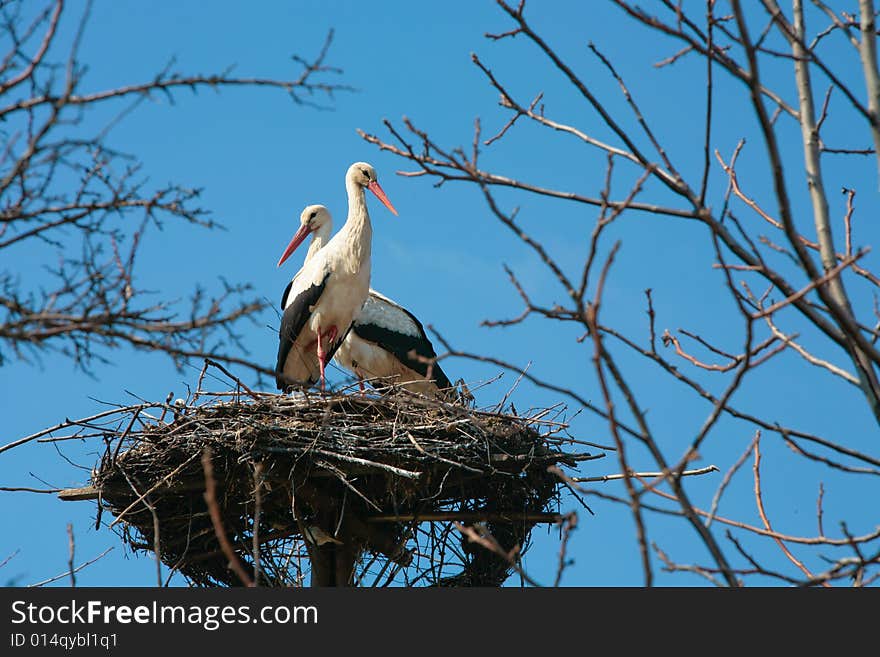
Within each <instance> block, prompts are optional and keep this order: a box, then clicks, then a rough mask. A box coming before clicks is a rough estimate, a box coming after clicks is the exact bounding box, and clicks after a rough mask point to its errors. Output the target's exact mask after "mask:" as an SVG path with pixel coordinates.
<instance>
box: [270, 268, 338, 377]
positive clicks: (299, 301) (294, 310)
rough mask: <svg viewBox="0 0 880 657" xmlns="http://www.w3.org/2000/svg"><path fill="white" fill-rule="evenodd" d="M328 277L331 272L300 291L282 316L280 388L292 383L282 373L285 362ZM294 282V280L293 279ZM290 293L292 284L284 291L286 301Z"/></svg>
mask: <svg viewBox="0 0 880 657" xmlns="http://www.w3.org/2000/svg"><path fill="white" fill-rule="evenodd" d="M328 278H330V272H327V273H326V274H325V275H324V279H323V280H322V281H321V283H320V284H319V285H312V286H311V287H309V288H307V289H305V290H303V291H302V292H300V293H299V294H298V295H297V296H296V298H295V299H294V300H293V301H291V303H290V305H289V306H287V308H285V309H284V315H283V316H282V317H281V328H280V329H279V331H278V362H277V364H276V365H275V385H277V386H278V389H279V390H284V389H285V388H286V387H287V386H288V385H290V381H286V380H285V378H284V376H283V374H282V373H283V372H284V363H285V362H286V361H287V356H288V355H289V354H290V350H291V349H293V344H294V342H296V338H297V337H298V336H299V334H300V333H301V332H302V330H303V327H304V326H305V325H306V322H307V321H308V319H309V317H310V316H311V314H312V306H314V305H315V304H316V303H317V302H318V299H320V298H321V294H323V292H324V288H325V287H326V286H327V279H328ZM292 283H293V281H291V284H292ZM289 293H290V285H288V286H287V289H286V290H285V291H284V296H283V300H284V301H286V300H287V296H288V294H289ZM309 383H315V381H309Z"/></svg>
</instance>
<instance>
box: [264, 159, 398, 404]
mask: <svg viewBox="0 0 880 657" xmlns="http://www.w3.org/2000/svg"><path fill="white" fill-rule="evenodd" d="M345 189H346V192H347V193H348V218H347V219H346V222H345V225H344V226H343V227H342V230H340V231H339V232H338V233H337V234H336V235H335V236H334V237H333V238H332V239H331V240H330V241H329V242H327V245H326V246H324V247H323V248H322V249H320V250H316V251H315V253H314V254H313V255H312V257H311V258H310V259H309V260H308V262H306V263H305V264H304V265H303V267H302V269H300V270H299V272H297V274H296V276H294V277H293V280H291V282H290V285H289V286H288V288H287V290H285V294H284V298H283V302H284V315H283V316H282V318H281V328H280V329H279V332H278V337H279V342H278V361H277V364H276V366H275V372H276V374H275V382H276V384H277V385H278V388H279V389H280V390H284V389H286V388H287V387H288V386H289V385H290V384H292V383H309V384H312V383H316V382H317V381H318V379H319V378H320V381H321V390H324V388H325V376H324V369H325V367H326V366H327V363H329V362H330V359H331V358H332V357H333V354H334V353H335V351H336V349H337V348H338V347H339V345H340V344H341V342H342V339H343V338H344V337H345V334H346V332H347V331H348V329H349V327H350V326H351V322H352V320H353V319H354V317H355V316H356V315H357V314H358V312H359V311H360V309H361V307H362V306H363V305H364V302H365V301H366V299H367V294H368V292H369V289H370V246H371V242H372V236H373V228H372V226H371V224H370V214H369V212H368V211H367V201H366V195H365V190H367V189H369V190H370V191H371V192H373V194H375V195H376V197H377V198H378V199H379V200H380V201H382V203H384V204H385V206H386V207H387V208H388V209H389V210H391V212H392V213H394V214H395V215H396V214H397V210H395V209H394V206H393V205H391V201H389V200H388V197H387V196H386V195H385V192H384V191H383V190H382V188H381V187H380V186H379V182H378V180H377V177H376V170H375V169H374V168H373V167H372V166H371V165H369V164H367V163H366V162H355V163H354V164H352V165H351V166H350V167H349V168H348V171H347V173H346V174H345ZM310 226H311V224H302V225H301V226H300V229H299V230H298V231H297V232H296V234H295V235H294V236H293V239H291V240H290V243H289V244H288V245H287V248H286V249H285V250H284V253H283V254H282V256H281V259H280V260H279V261H278V266H279V267H280V266H281V265H282V263H283V262H284V261H285V260H287V258H289V257H290V255H291V254H292V253H293V252H294V251H295V250H296V249H297V247H298V246H299V245H300V244H302V243H303V241H304V240H305V239H306V237H308V235H309V233H310V232H311V229H310Z"/></svg>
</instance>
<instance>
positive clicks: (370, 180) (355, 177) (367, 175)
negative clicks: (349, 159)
mask: <svg viewBox="0 0 880 657" xmlns="http://www.w3.org/2000/svg"><path fill="white" fill-rule="evenodd" d="M345 180H346V182H352V183H354V184H355V185H358V186H359V187H366V188H367V189H369V190H370V191H371V192H373V194H375V195H376V198H378V199H379V200H380V201H382V203H383V204H384V205H385V207H386V208H388V209H389V210H391V212H392V213H393V214H395V215H396V214H397V210H395V209H394V206H393V205H391V201H389V200H388V197H387V196H385V192H384V191H382V188H381V187H380V186H379V178H378V176H377V175H376V170H375V169H374V168H373V165H372V164H367V163H366V162H355V163H354V164H352V165H351V166H350V167H348V173H346V174H345Z"/></svg>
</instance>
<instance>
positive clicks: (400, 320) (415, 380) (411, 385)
mask: <svg viewBox="0 0 880 657" xmlns="http://www.w3.org/2000/svg"><path fill="white" fill-rule="evenodd" d="M331 232H333V219H332V218H331V216H330V212H329V211H328V210H327V208H326V207H324V206H323V205H310V206H308V207H306V208H305V209H304V210H303V211H302V214H301V215H300V228H299V231H298V233H297V234H301V235H302V236H303V237H302V239H305V237H306V236H308V235H311V236H312V241H311V244H310V245H309V251H308V253H307V254H306V260H305V261H306V262H308V261H309V259H310V258H312V257H313V256H314V255H315V254H316V253H317V252H318V251H320V250H321V248H322V247H323V246H324V245H325V244H327V242H328V241H329V240H330V233H331ZM295 280H296V278H295V277H294V281H295ZM292 284H293V281H291V285H292ZM291 285H288V286H287V290H285V291H284V296H283V297H282V299H281V307H282V308H284V307H285V305H286V303H287V295H288V292H289V290H290V287H291ZM436 358H437V354H436V352H435V351H434V346H433V345H432V344H431V341H430V340H429V339H428V336H427V334H426V333H425V329H424V327H423V326H422V323H421V322H420V321H419V320H418V319H417V318H416V316H415V315H413V314H412V313H411V312H410V311H408V310H407V309H406V308H404V307H403V306H401V305H400V304H398V303H395V302H394V301H392V300H391V299H389V298H388V297H386V296H384V295H382V294H380V293H379V292H377V291H376V290H373V289H370V292H369V295H368V296H367V300H366V302H365V303H364V305H363V308H361V311H360V313H359V314H358V315H357V316H356V317H355V319H354V322H353V323H352V326H351V329H350V331H349V332H348V335H346V337H345V340H343V342H342V344H341V345H340V346H339V348H338V349H337V351H336V354H335V355H334V360H336V362H337V363H339V364H340V365H342V366H343V367H345V368H346V369H348V370H350V371H352V372H353V373H354V374H355V375H356V376H357V377H358V380H359V383H360V385H361V389H362V390H363V381H364V380H365V379H366V380H367V381H368V382H369V383H370V384H371V385H372V386H373V387H375V388H378V389H381V388H384V387H388V386H389V385H391V384H394V383H397V384H399V385H400V386H401V387H403V388H406V389H407V390H411V391H413V392H418V393H421V394H424V395H431V396H436V395H442V393H441V391H445V390H448V389H451V388H452V384H451V383H450V381H449V379H448V378H447V376H446V373H445V372H443V370H442V369H441V367H440V365H439V364H437V363H436Z"/></svg>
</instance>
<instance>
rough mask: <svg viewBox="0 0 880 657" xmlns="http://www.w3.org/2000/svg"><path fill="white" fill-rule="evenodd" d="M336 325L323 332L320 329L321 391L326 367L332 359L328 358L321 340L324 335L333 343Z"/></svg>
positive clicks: (319, 361) (319, 364)
mask: <svg viewBox="0 0 880 657" xmlns="http://www.w3.org/2000/svg"><path fill="white" fill-rule="evenodd" d="M336 335H337V331H336V327H335V326H331V327H330V328H328V329H327V330H326V331H324V333H323V334H322V333H321V331H320V330H319V331H318V366H319V367H320V368H321V392H324V382H325V379H324V369H325V368H326V367H327V364H328V363H329V362H330V359H329V358H327V352H326V351H324V345H323V344H322V342H321V337H324V338H325V339H326V340H327V344H329V345H332V344H333V342H334V340H336Z"/></svg>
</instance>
